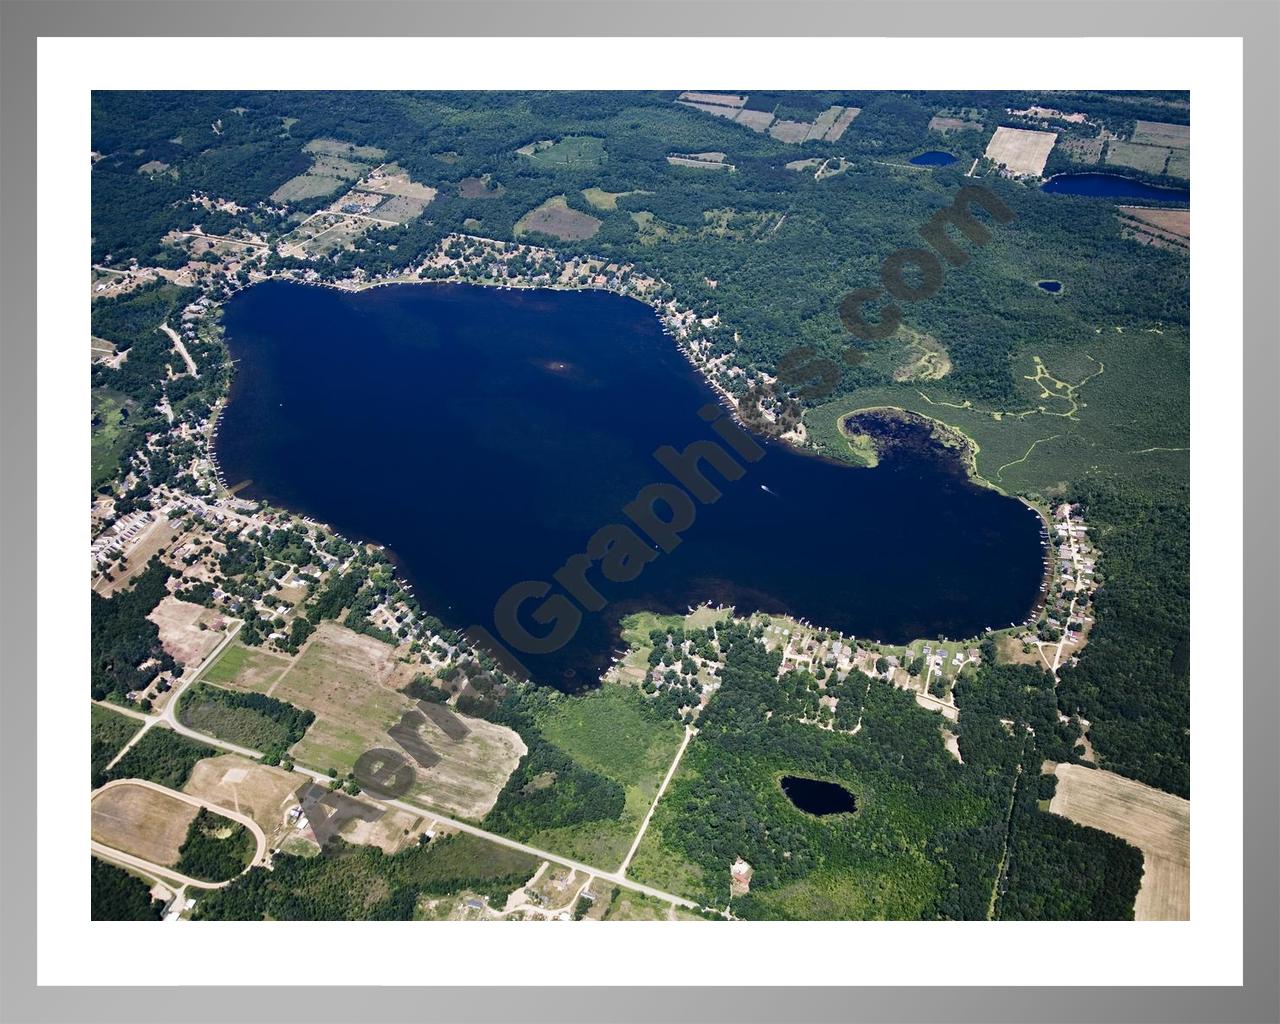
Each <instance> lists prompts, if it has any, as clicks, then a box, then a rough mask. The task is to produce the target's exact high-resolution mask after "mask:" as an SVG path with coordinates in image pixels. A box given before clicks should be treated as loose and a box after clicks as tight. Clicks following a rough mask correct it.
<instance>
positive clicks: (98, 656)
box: [89, 558, 176, 700]
mask: <svg viewBox="0 0 1280 1024" xmlns="http://www.w3.org/2000/svg"><path fill="white" fill-rule="evenodd" d="M170 575H171V571H170V569H169V568H168V566H166V565H164V564H162V563H161V562H160V560H159V559H158V558H157V559H153V560H152V562H151V564H150V565H148V566H147V569H146V571H145V572H143V573H142V574H141V575H140V576H138V578H137V579H136V580H135V581H134V583H133V586H131V587H130V588H129V589H128V590H122V591H120V592H119V593H118V594H116V595H115V596H114V597H103V596H102V595H101V594H99V593H98V592H97V591H96V590H95V591H94V592H93V593H92V594H91V595H90V597H89V600H90V606H89V616H90V624H91V627H90V634H89V650H90V658H91V667H90V676H89V677H90V682H91V684H92V685H91V689H92V693H93V699H94V700H104V699H106V698H107V697H112V698H114V699H116V700H123V699H124V696H125V694H127V693H130V692H132V691H134V690H141V689H143V688H144V687H146V685H147V684H148V683H150V682H151V680H152V679H154V678H155V677H156V676H157V675H159V674H160V673H161V672H162V671H164V670H166V669H169V670H172V669H173V668H174V667H175V665H176V663H175V662H174V660H173V658H172V657H171V656H170V655H169V654H167V653H166V652H165V650H164V648H163V647H161V646H160V630H159V628H157V626H156V624H155V623H154V622H152V621H151V620H150V619H148V618H147V616H148V615H149V614H151V612H152V611H153V610H154V609H155V606H156V605H158V604H159V603H160V601H161V600H162V599H163V598H164V597H165V595H166V594H167V593H168V589H167V587H166V583H167V582H168V579H169V576H170ZM151 660H154V664H153V665H152V666H151V667H149V668H147V669H140V668H138V666H139V665H141V664H144V663H146V662H147V661H151Z"/></svg>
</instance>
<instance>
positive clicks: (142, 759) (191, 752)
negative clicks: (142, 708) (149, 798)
mask: <svg viewBox="0 0 1280 1024" xmlns="http://www.w3.org/2000/svg"><path fill="white" fill-rule="evenodd" d="M217 753H218V751H216V750H214V749H213V748H212V747H207V746H205V745H204V744H203V743H197V742H196V741H195V740H191V739H188V738H187V737H186V736H182V735H179V734H178V733H176V732H174V731H173V730H172V729H166V728H164V727H163V726H152V727H151V728H150V729H148V730H147V734H146V735H145V736H143V737H142V739H140V740H138V742H137V743H136V744H135V745H134V746H133V747H132V748H131V749H130V750H129V752H128V753H127V754H125V755H124V757H122V758H120V760H119V761H117V762H116V765H115V767H114V768H112V769H111V771H109V772H108V773H107V780H106V781H111V780H112V779H146V780H148V781H149V782H154V783H157V784H158V785H161V786H165V787H167V788H169V789H181V788H182V787H183V786H185V785H186V783H187V779H189V778H190V777H191V769H192V768H194V767H195V766H196V762H197V761H200V760H202V759H204V758H206V757H214V756H216V755H217Z"/></svg>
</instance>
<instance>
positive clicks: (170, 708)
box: [139, 622, 698, 909]
mask: <svg viewBox="0 0 1280 1024" xmlns="http://www.w3.org/2000/svg"><path fill="white" fill-rule="evenodd" d="M241 625H243V623H240V622H237V623H236V624H235V627H234V628H233V629H232V630H231V632H230V633H228V634H227V636H226V637H225V638H224V639H223V641H222V642H221V643H220V644H218V646H217V647H215V648H214V650H213V652H212V653H211V654H210V655H209V656H208V657H207V658H205V660H204V661H203V662H202V663H201V664H200V667H199V668H198V669H196V670H195V671H194V672H190V673H188V674H187V675H185V676H183V680H182V682H181V683H180V684H179V685H178V686H177V687H175V688H174V690H173V691H172V693H171V694H170V697H169V700H168V701H167V702H166V703H165V706H164V710H163V711H161V712H160V714H159V716H150V717H151V720H152V721H153V722H154V721H163V722H164V724H165V725H167V726H168V727H169V728H171V729H173V731H174V732H178V733H181V734H182V735H183V736H188V737H190V738H191V739H194V740H199V741H200V742H201V743H205V744H207V745H209V746H211V747H216V748H218V749H219V750H226V751H229V752H231V753H234V754H240V755H242V756H244V757H249V758H253V759H254V760H257V759H259V758H261V757H262V752H261V751H258V750H251V749H250V748H248V747H241V746H237V745H236V744H234V743H228V742H227V741H226V740H220V739H217V738H216V737H214V736H207V735H205V734H204V733H202V732H197V731H196V730H195V729H191V728H188V727H187V726H185V725H183V724H182V723H181V722H179V721H178V718H177V715H176V713H175V711H176V709H177V706H178V698H179V697H181V696H182V693H183V691H184V690H186V688H187V687H188V686H190V685H191V684H192V683H193V682H195V681H196V680H197V679H199V678H200V676H201V675H202V674H203V673H204V672H205V670H206V669H207V668H208V667H209V666H210V665H212V664H213V662H214V661H215V660H216V659H217V657H218V655H219V654H221V653H222V651H223V650H224V649H225V648H226V646H227V645H228V644H229V643H231V641H232V640H233V639H235V636H236V634H237V633H238V632H239V631H240V627H241ZM139 735H141V732H140V733H139ZM689 737H690V734H689V733H688V732H686V735H685V740H684V742H685V744H687V743H688V742H689ZM683 750H684V746H683V745H682V746H681V752H683ZM678 760H679V758H678V757H677V761H678ZM674 768H675V764H674V763H673V764H672V770H674ZM293 770H294V771H295V772H297V773H298V774H300V775H305V776H307V777H309V778H311V779H314V780H315V781H317V782H320V783H322V784H324V785H326V786H327V785H329V783H330V782H332V781H333V780H332V779H330V778H329V776H328V775H325V774H323V773H321V772H318V771H315V770H313V769H311V768H304V767H303V766H302V765H299V764H295V765H294V768H293ZM670 777H671V772H670V771H669V772H668V774H667V778H668V779H670ZM663 786H664V787H665V786H666V781H665V780H664V782H663ZM166 792H172V790H166ZM361 799H363V800H365V801H366V802H368V803H371V804H373V805H374V806H375V807H395V808H398V809H399V810H402V811H407V812H409V813H410V814H414V815H421V814H430V815H431V816H432V817H433V818H435V819H436V821H438V822H439V823H440V824H442V825H446V826H448V827H449V828H452V829H456V830H457V831H459V832H467V833H469V834H471V835H473V836H479V837H480V838H481V839H487V840H489V842H491V843H497V844H498V845H499V846H505V847H507V848H508V849H510V850H519V851H520V852H522V853H527V854H529V855H530V856H532V857H538V858H540V859H541V860H549V861H552V862H553V863H556V864H563V865H564V866H565V867H568V868H572V869H573V870H575V871H583V872H586V873H588V874H591V875H595V876H596V877H597V878H600V879H604V880H605V881H607V882H612V883H614V884H615V885H619V886H622V887H623V888H626V889H632V890H634V891H636V892H640V893H644V894H645V895H646V896H653V897H654V898H655V899H660V900H664V901H666V902H668V903H676V904H679V905H680V906H682V907H691V908H695V909H696V908H697V906H698V904H697V903H695V902H694V901H692V900H687V899H685V898H684V897H683V896H676V895H675V894H674V893H669V892H663V891H662V890H661V889H655V888H653V887H652V886H649V885H644V884H642V883H640V882H634V881H632V880H631V879H629V878H627V877H626V875H625V874H623V872H622V871H621V870H619V871H601V870H600V869H599V868H597V867H593V866H592V865H590V864H583V863H581V862H580V861H576V860H571V859H569V858H568V857H562V856H560V855H559V854H557V853H551V852H550V851H549V850H540V849H538V848H537V847H536V846H529V845H528V844H526V843H521V842H517V841H516V840H514V839H508V838H507V837H506V836H502V835H498V834H497V833H496V832H488V831H486V830H485V829H482V828H479V827H478V826H476V825H471V824H468V823H467V822H465V821H459V820H458V819H456V818H448V817H445V816H444V815H442V814H441V813H440V812H439V811H437V810H436V809H435V808H433V807H429V806H426V805H424V804H417V803H413V802H410V801H406V800H383V799H377V798H374V797H372V796H370V795H369V794H367V793H365V794H361ZM213 809H214V810H217V811H218V812H219V813H220V814H226V813H227V812H226V810H225V809H223V808H220V807H217V806H214V807H213ZM652 813H653V811H652V808H650V814H652ZM645 823H646V825H647V824H648V819H647V818H646V819H645ZM633 851H634V848H633ZM630 859H631V857H630V854H628V856H627V860H628V862H629V861H630ZM169 874H170V875H172V874H173V872H169Z"/></svg>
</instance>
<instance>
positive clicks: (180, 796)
mask: <svg viewBox="0 0 1280 1024" xmlns="http://www.w3.org/2000/svg"><path fill="white" fill-rule="evenodd" d="M120 786H140V787H142V788H143V789H150V790H154V791H155V792H157V793H163V794H164V795H165V796H169V797H172V798H173V799H175V800H181V801H182V802H183V803H188V804H191V805H192V806H193V807H201V808H204V809H205V810H207V811H210V812H211V813H213V814H218V815H221V816H222V817H224V818H228V819H229V820H231V821H234V822H236V823H237V824H239V825H243V826H244V827H245V828H247V829H248V830H249V832H250V833H251V834H252V835H253V840H254V843H255V844H256V848H255V850H254V853H253V859H252V860H251V861H249V863H248V864H246V865H245V868H244V870H245V871H248V870H249V869H250V868H251V867H254V866H255V865H257V864H265V863H266V860H267V836H266V833H265V832H263V831H262V827H261V826H260V825H259V824H258V823H257V822H256V821H254V820H253V819H252V818H250V817H248V816H247V815H244V814H241V813H240V812H239V811H232V810H228V809H227V808H226V807H221V806H219V805H218V804H215V803H210V802H209V801H208V800H201V799H200V798H199V797H195V796H191V795H190V794H189V793H182V792H180V791H178V790H176V789H169V787H167V786H161V785H160V784H159V783H156V782H148V781H147V780H146V779H113V780H112V781H111V782H108V783H107V784H106V785H105V786H102V787H100V788H98V789H95V790H94V791H93V793H92V795H91V796H90V798H89V800H90V805H91V806H92V802H93V801H94V800H96V799H97V798H98V797H100V796H101V795H102V794H103V793H105V792H106V791H107V790H109V789H116V788H118V787H120ZM90 846H91V847H92V848H93V850H94V852H95V853H101V854H102V855H103V856H104V857H110V858H114V859H117V860H120V861H122V862H124V863H126V864H129V865H130V866H131V867H136V868H139V869H141V870H145V871H147V872H149V873H151V874H156V875H165V876H168V877H170V878H176V879H178V880H179V881H181V882H182V883H183V884H185V885H198V886H200V887H201V888H204V889H220V888H222V886H224V885H229V884H230V882H231V879H227V880H226V881H224V882H205V881H201V880H200V879H198V878H190V877H188V876H187V875H184V874H181V873H180V872H177V871H174V870H173V869H172V868H167V867H164V866H162V865H160V864H153V863H151V862H150V861H148V860H144V859H143V858H141V857H135V856H134V855H133V854H131V853H125V852H124V851H123V850H117V849H115V848H114V847H111V846H107V845H106V844H105V843H99V842H97V841H96V840H91V841H90ZM243 873H244V872H241V874H243Z"/></svg>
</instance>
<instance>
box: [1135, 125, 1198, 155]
mask: <svg viewBox="0 0 1280 1024" xmlns="http://www.w3.org/2000/svg"><path fill="white" fill-rule="evenodd" d="M1129 141H1130V142H1136V143H1138V144H1140V145H1144V146H1168V147H1170V148H1171V149H1190V148H1191V126H1190V125H1189V124H1165V123H1164V122H1163V121H1139V122H1137V124H1135V125H1134V128H1133V135H1132V136H1130V139H1129Z"/></svg>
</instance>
